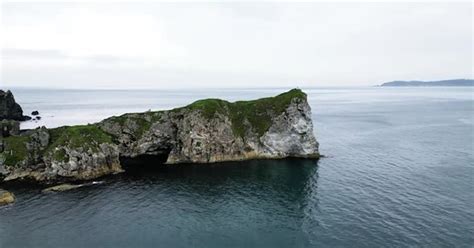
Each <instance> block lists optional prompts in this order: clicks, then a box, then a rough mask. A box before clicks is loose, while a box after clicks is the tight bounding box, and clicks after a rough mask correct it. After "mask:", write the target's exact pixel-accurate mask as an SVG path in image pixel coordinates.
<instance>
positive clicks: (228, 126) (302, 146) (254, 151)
mask: <svg viewBox="0 0 474 248" xmlns="http://www.w3.org/2000/svg"><path fill="white" fill-rule="evenodd" d="M3 143H4V145H3V150H2V149H0V151H2V153H0V175H1V174H3V176H4V180H13V179H19V178H30V179H33V180H37V181H45V180H65V179H71V180H77V179H92V178H96V177H99V176H103V175H107V174H111V173H116V172H120V171H121V165H120V161H119V158H120V157H126V158H135V157H139V156H142V155H147V156H154V155H159V156H163V157H165V158H166V163H168V164H175V163H212V162H219V161H231V160H246V159H257V158H261V159H276V158H285V157H304V158H318V157H319V153H318V143H317V142H316V139H315V137H314V134H313V124H312V121H311V110H310V107H309V105H308V103H307V99H306V94H304V93H303V92H302V91H301V90H297V89H295V90H291V91H289V92H286V93H283V94H281V95H278V96H275V97H271V98H263V99H259V100H255V101H240V102H233V103H231V102H227V101H223V100H219V99H206V100H200V101H197V102H194V103H192V104H190V105H188V106H185V107H182V108H177V109H173V110H169V111H158V112H145V113H133V114H125V115H122V116H118V117H111V118H108V119H106V120H104V121H102V122H99V123H97V124H93V125H87V126H75V127H61V128H56V129H50V130H47V129H45V128H42V129H36V130H32V131H29V132H27V133H24V134H22V135H20V136H11V137H8V138H5V140H4V142H3ZM0 148H1V147H0Z"/></svg>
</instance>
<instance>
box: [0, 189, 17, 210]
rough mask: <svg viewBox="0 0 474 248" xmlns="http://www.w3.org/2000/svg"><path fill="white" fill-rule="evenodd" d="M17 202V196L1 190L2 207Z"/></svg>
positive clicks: (0, 204)
mask: <svg viewBox="0 0 474 248" xmlns="http://www.w3.org/2000/svg"><path fill="white" fill-rule="evenodd" d="M13 202H15V195H14V194H13V193H11V192H8V191H6V190H3V189H0V206H3V205H7V204H10V203H13Z"/></svg>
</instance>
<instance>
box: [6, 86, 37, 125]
mask: <svg viewBox="0 0 474 248" xmlns="http://www.w3.org/2000/svg"><path fill="white" fill-rule="evenodd" d="M29 119H31V117H29V116H23V109H22V108H21V107H20V105H19V104H18V103H16V102H15V98H14V97H13V94H12V92H11V91H9V90H8V91H6V92H5V91H3V90H0V120H16V121H26V120H29Z"/></svg>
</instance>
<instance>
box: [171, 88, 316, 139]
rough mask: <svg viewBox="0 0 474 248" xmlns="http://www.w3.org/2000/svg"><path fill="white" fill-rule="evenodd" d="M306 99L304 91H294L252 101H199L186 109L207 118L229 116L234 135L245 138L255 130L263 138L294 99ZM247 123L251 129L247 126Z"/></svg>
mask: <svg viewBox="0 0 474 248" xmlns="http://www.w3.org/2000/svg"><path fill="white" fill-rule="evenodd" d="M306 98H307V96H306V94H305V93H304V92H303V91H302V90H300V89H292V90H290V91H287V92H285V93H282V94H280V95H277V96H274V97H266V98H261V99H257V100H252V101H237V102H228V101H224V100H220V99H204V100H198V101H196V102H194V103H191V104H190V105H188V106H186V107H184V109H191V110H196V109H197V110H200V111H201V113H202V114H203V115H204V117H206V118H212V117H213V116H214V115H215V114H216V113H220V114H223V115H229V117H230V119H231V120H232V129H233V131H234V134H236V135H238V136H240V137H244V136H245V132H246V130H247V129H248V128H253V129H254V131H255V132H256V133H257V134H258V135H259V136H262V135H263V134H264V133H265V132H266V131H267V130H268V129H269V128H270V126H271V125H272V118H273V117H275V116H277V115H279V114H281V113H283V112H284V111H285V110H286V108H287V107H288V105H289V104H290V103H291V101H292V100H293V99H303V100H306ZM180 109H183V108H180ZM246 121H248V123H249V124H250V125H251V127H249V126H248V125H246V123H245V122H246Z"/></svg>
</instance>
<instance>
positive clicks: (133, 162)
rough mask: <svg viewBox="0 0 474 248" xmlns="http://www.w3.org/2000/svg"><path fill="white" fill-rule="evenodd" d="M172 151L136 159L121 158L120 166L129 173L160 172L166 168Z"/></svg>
mask: <svg viewBox="0 0 474 248" xmlns="http://www.w3.org/2000/svg"><path fill="white" fill-rule="evenodd" d="M169 153H170V151H163V152H161V153H159V154H143V155H139V156H136V157H123V156H121V157H120V164H121V165H122V168H123V169H124V170H125V171H127V172H131V171H132V172H133V171H142V170H159V169H162V168H164V167H165V163H166V160H167V159H168V155H169Z"/></svg>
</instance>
